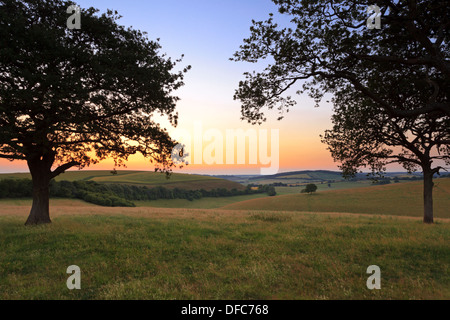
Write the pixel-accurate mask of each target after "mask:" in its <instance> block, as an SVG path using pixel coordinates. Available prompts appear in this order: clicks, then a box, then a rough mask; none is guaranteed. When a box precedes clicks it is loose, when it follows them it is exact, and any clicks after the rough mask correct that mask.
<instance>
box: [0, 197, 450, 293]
mask: <svg viewBox="0 0 450 320" xmlns="http://www.w3.org/2000/svg"><path fill="white" fill-rule="evenodd" d="M28 210H29V207H20V206H8V205H0V275H1V276H0V288H1V290H0V299H8V300H9V299H34V300H35V299H164V300H166V299H194V300H199V299H200V300H201V299H213V300H215V299H225V300H235V299H237V300H254V299H321V300H322V299H450V290H449V288H450V279H449V277H448V271H449V270H448V268H449V265H450V261H449V257H450V247H449V241H450V238H449V237H450V232H449V231H450V223H449V222H445V221H443V222H441V223H437V224H435V225H433V226H429V225H424V224H423V223H421V221H420V218H401V217H396V218H395V217H387V216H385V217H383V216H361V215H354V214H337V213H335V214H323V213H321V214H308V213H299V212H261V211H259V212H250V211H230V210H220V209H218V210H193V209H190V210H187V209H156V208H102V207H95V206H92V207H82V208H81V207H80V208H79V207H74V206H67V203H56V202H55V203H53V208H52V217H53V224H51V225H46V226H39V227H34V228H29V227H25V226H23V223H24V221H25V218H26V215H27V214H28ZM74 264H75V265H77V266H79V267H80V268H81V273H82V277H81V287H82V289H81V290H72V291H71V290H68V289H67V287H66V280H67V278H68V274H67V273H66V270H67V267H68V266H70V265H74ZM370 265H378V266H380V268H381V275H382V280H381V286H382V287H381V290H373V291H371V290H368V289H367V287H366V281H367V278H368V276H369V275H367V273H366V270H367V267H368V266H370Z"/></svg>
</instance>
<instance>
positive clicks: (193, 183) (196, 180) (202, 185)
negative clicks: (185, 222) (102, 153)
mask: <svg viewBox="0 0 450 320" xmlns="http://www.w3.org/2000/svg"><path fill="white" fill-rule="evenodd" d="M1 179H31V175H30V174H29V173H9V174H0V180H1ZM55 180H56V181H62V180H66V181H75V180H84V181H95V182H97V183H110V184H114V183H116V184H129V185H139V186H148V187H157V186H163V187H165V188H182V189H187V190H200V189H205V190H211V189H217V188H225V189H233V188H236V189H238V190H242V189H244V186H242V185H241V184H239V183H236V182H233V181H229V180H225V179H219V178H215V177H210V176H202V175H195V174H181V173H173V174H172V175H171V176H170V178H169V179H167V178H166V175H165V174H164V173H160V172H158V173H156V172H151V171H117V175H113V174H111V172H110V171H88V170H86V171H67V172H66V173H64V174H62V175H60V176H58V177H56V179H55Z"/></svg>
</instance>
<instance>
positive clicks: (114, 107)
mask: <svg viewBox="0 0 450 320" xmlns="http://www.w3.org/2000/svg"><path fill="white" fill-rule="evenodd" d="M73 4H74V3H73V2H70V1H63V0H41V1H33V0H2V1H0V157H1V158H6V159H9V160H11V161H14V160H25V161H27V164H28V167H29V169H30V172H31V175H32V178H33V205H32V208H31V212H30V216H29V217H28V220H27V222H26V224H41V223H50V222H51V220H50V215H49V182H50V180H52V179H53V178H55V177H56V176H58V175H59V174H61V173H63V172H64V171H66V170H67V169H69V168H71V167H78V168H83V167H86V166H89V165H90V164H94V163H97V162H99V161H100V160H103V159H105V158H108V157H111V158H113V159H114V161H115V163H116V165H122V164H123V163H124V161H126V160H127V158H128V157H129V156H130V155H133V154H136V153H140V154H142V155H143V156H145V157H148V158H150V160H151V161H152V162H155V163H156V164H157V165H158V167H159V168H160V169H161V170H163V171H166V172H168V171H170V168H171V167H172V166H173V163H172V161H171V159H170V154H171V151H172V149H173V147H174V146H175V144H176V143H175V141H173V140H172V139H171V138H170V136H169V134H168V133H167V131H166V129H163V128H161V127H160V125H159V124H158V123H156V122H155V119H154V117H153V116H154V114H155V113H158V114H162V115H167V117H168V119H169V120H170V122H171V124H172V125H176V124H177V113H176V112H175V105H176V102H177V100H178V98H177V97H175V96H172V95H171V93H172V91H174V90H176V89H178V88H179V87H180V86H182V85H183V82H182V80H183V74H184V72H186V71H187V69H189V67H188V68H186V69H184V70H182V71H180V72H176V73H174V72H172V70H173V69H174V67H175V65H176V62H179V60H177V61H176V62H174V61H172V60H171V59H170V58H166V57H165V56H164V55H161V54H159V49H160V45H159V43H158V42H155V41H150V40H148V38H147V36H146V34H145V33H142V32H141V31H137V30H133V29H131V28H125V27H123V26H120V25H118V24H117V20H118V19H119V18H120V16H119V15H118V14H117V12H112V11H108V12H107V13H105V14H102V15H97V12H98V10H96V9H94V8H89V9H82V10H81V29H79V30H77V29H73V30H70V29H68V28H67V19H68V18H69V16H70V14H67V13H66V11H67V9H68V7H69V6H70V5H73Z"/></svg>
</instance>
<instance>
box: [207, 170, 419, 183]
mask: <svg viewBox="0 0 450 320" xmlns="http://www.w3.org/2000/svg"><path fill="white" fill-rule="evenodd" d="M214 177H216V178H221V179H227V180H230V181H234V182H238V183H242V184H274V183H283V184H288V185H302V184H306V183H322V182H323V183H334V182H339V181H343V180H345V179H344V177H343V176H342V172H341V171H329V170H304V171H291V172H281V173H277V174H274V175H267V176H262V175H216V176H214ZM385 177H387V178H395V177H397V178H399V179H419V178H421V174H420V173H413V174H408V173H406V172H387V173H386V174H385ZM367 179H368V177H367V174H366V173H358V174H357V175H356V176H355V178H354V179H353V180H367Z"/></svg>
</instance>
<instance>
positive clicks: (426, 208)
mask: <svg viewBox="0 0 450 320" xmlns="http://www.w3.org/2000/svg"><path fill="white" fill-rule="evenodd" d="M433 187H434V183H433V171H432V170H424V172H423V212H424V214H423V222H424V223H434V220H433Z"/></svg>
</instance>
